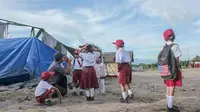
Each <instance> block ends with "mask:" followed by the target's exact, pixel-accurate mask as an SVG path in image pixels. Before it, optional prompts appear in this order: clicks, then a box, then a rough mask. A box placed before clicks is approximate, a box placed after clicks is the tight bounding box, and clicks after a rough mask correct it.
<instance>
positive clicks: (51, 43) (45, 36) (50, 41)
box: [42, 32, 57, 49]
mask: <svg viewBox="0 0 200 112" xmlns="http://www.w3.org/2000/svg"><path fill="white" fill-rule="evenodd" d="M42 41H43V42H44V43H45V44H47V45H48V46H50V47H51V48H53V49H54V48H55V47H56V45H57V40H56V39H54V38H53V37H52V36H51V35H50V34H48V33H47V32H43V37H42Z"/></svg>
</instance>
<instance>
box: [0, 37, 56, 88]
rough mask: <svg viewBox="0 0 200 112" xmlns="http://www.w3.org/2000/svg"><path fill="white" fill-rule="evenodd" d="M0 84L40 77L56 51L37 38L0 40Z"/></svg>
mask: <svg viewBox="0 0 200 112" xmlns="http://www.w3.org/2000/svg"><path fill="white" fill-rule="evenodd" d="M0 49H1V50H0V60H1V61H0V84H5V85H7V84H11V83H16V82H21V81H26V80H29V79H31V78H35V77H38V76H40V74H41V73H42V72H43V71H46V70H47V69H48V67H49V66H50V64H51V63H52V61H53V59H54V58H53V56H54V54H55V53H56V50H54V49H52V48H51V47H49V46H47V45H46V44H44V43H43V42H41V41H40V40H38V39H37V38H12V39H0Z"/></svg>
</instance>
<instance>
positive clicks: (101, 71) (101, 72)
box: [94, 63, 106, 78]
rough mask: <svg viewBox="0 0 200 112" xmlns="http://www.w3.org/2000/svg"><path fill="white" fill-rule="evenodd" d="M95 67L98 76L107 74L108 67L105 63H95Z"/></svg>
mask: <svg viewBox="0 0 200 112" xmlns="http://www.w3.org/2000/svg"><path fill="white" fill-rule="evenodd" d="M94 69H95V71H96V75H97V78H100V77H105V76H106V67H105V65H104V64H103V63H99V64H95V66H94Z"/></svg>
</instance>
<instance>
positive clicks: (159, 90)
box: [0, 69, 200, 112]
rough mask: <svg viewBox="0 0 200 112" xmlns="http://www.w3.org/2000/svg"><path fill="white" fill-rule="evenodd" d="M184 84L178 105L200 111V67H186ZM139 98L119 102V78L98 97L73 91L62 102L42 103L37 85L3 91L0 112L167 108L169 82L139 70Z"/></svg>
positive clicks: (155, 111) (186, 111)
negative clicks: (37, 98) (88, 98)
mask: <svg viewBox="0 0 200 112" xmlns="http://www.w3.org/2000/svg"><path fill="white" fill-rule="evenodd" d="M183 76H184V79H183V87H181V88H177V89H176V94H175V105H177V106H179V107H180V108H181V112H200V69H194V70H193V69H188V70H184V71H183ZM131 85H132V88H133V91H134V93H135V98H134V100H133V101H130V102H129V104H121V103H119V99H120V98H121V92H120V89H119V86H118V84H117V79H106V95H104V94H100V93H96V94H95V101H93V102H87V101H86V100H85V97H84V96H81V97H80V96H78V97H74V96H72V95H71V91H69V93H68V97H64V100H63V103H62V104H57V105H54V106H49V107H48V106H40V105H38V104H37V102H36V101H35V99H34V95H33V94H34V88H32V89H28V88H25V89H21V90H17V91H16V92H15V91H5V92H0V112H166V107H167V105H166V98H165V86H164V85H163V80H162V79H161V78H160V76H159V75H158V73H157V72H155V71H149V72H137V73H136V72H135V73H133V83H132V84H131Z"/></svg>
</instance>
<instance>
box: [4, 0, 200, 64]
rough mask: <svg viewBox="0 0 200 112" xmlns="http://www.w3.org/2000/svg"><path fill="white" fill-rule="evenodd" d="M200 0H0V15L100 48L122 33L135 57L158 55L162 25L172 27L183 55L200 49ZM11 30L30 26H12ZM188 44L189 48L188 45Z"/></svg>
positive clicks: (68, 42) (20, 32) (16, 32)
mask: <svg viewBox="0 0 200 112" xmlns="http://www.w3.org/2000/svg"><path fill="white" fill-rule="evenodd" d="M199 4H200V0H0V14H1V15H0V18H3V19H9V20H13V21H17V22H22V23H26V24H30V25H34V26H38V27H42V28H44V29H46V31H47V32H48V33H50V34H51V35H53V36H54V37H55V38H56V39H58V40H60V41H62V42H63V43H65V44H66V45H69V46H72V47H76V46H78V45H80V44H83V43H86V42H88V43H94V44H97V45H98V46H100V47H101V48H102V49H103V50H104V51H115V47H114V46H113V45H112V44H111V43H112V42H113V41H115V40H116V39H123V40H124V41H125V46H126V49H127V50H133V51H134V53H135V58H137V59H146V60H156V59H157V55H158V53H159V51H160V49H161V48H162V46H163V45H164V40H163V36H162V34H163V31H164V30H165V29H167V28H173V29H174V31H175V33H176V43H178V44H180V48H181V50H182V53H183V56H182V60H184V59H188V58H189V56H190V57H194V56H196V55H200V51H199V49H198V48H199V47H200V37H199V35H200V19H199V17H200V11H199ZM10 31H11V32H13V36H16V37H18V36H28V35H29V31H30V29H27V28H21V27H10ZM187 49H188V50H187Z"/></svg>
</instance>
